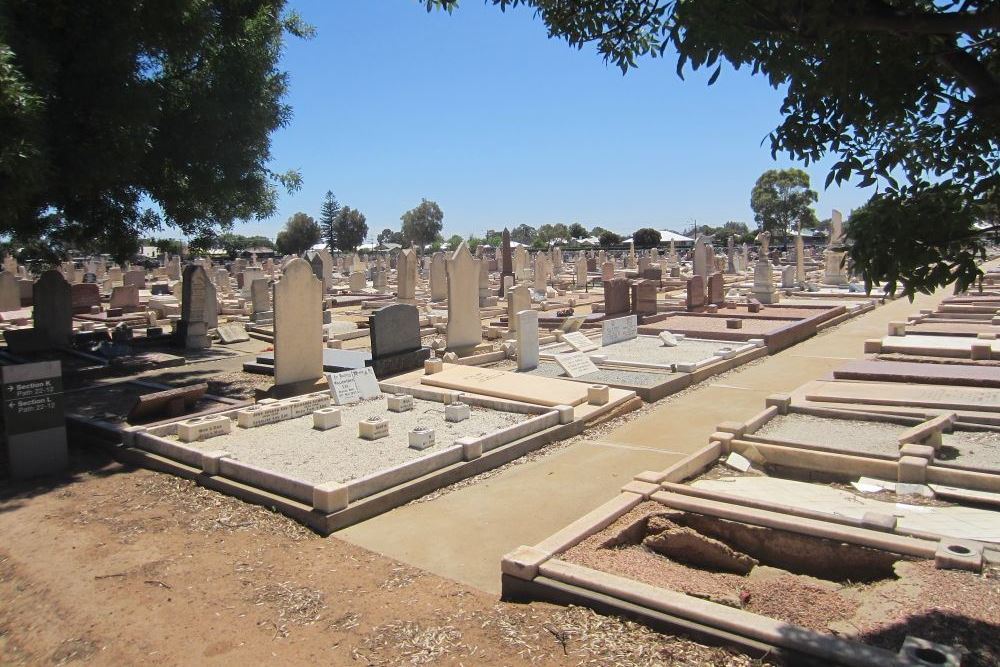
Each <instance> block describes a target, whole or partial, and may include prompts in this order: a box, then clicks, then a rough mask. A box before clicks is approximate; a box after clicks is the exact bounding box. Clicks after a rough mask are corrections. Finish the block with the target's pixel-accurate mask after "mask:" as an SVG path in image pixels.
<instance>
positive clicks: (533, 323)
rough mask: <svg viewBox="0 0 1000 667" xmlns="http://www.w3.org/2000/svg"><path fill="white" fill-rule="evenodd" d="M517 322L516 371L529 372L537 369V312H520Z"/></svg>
mask: <svg viewBox="0 0 1000 667" xmlns="http://www.w3.org/2000/svg"><path fill="white" fill-rule="evenodd" d="M514 317H515V318H516V320H517V370H519V371H530V370H532V369H534V368H537V367H538V311H535V310H522V311H520V312H518V313H517V314H515V316H514Z"/></svg>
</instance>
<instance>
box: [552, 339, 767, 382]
mask: <svg viewBox="0 0 1000 667" xmlns="http://www.w3.org/2000/svg"><path fill="white" fill-rule="evenodd" d="M587 342H589V343H590V345H588V344H587ZM761 348H763V341H754V342H747V343H734V342H728V341H718V340H700V339H696V338H688V337H686V336H684V335H683V334H680V335H676V336H672V337H671V340H670V343H666V342H665V341H664V340H663V338H661V337H660V336H636V337H634V338H630V339H628V340H622V341H616V342H613V343H608V344H607V345H603V344H602V341H601V340H600V339H591V338H588V337H587V336H584V335H583V334H578V337H577V336H572V337H570V336H567V335H564V337H563V342H560V343H554V344H550V345H543V346H542V347H541V348H540V349H539V357H540V358H541V359H547V360H554V359H556V357H557V356H558V355H560V354H565V353H568V352H583V353H584V354H586V355H588V356H590V357H591V359H593V360H594V361H595V362H596V363H599V364H601V365H602V366H603V365H615V366H623V367H630V368H639V369H642V368H645V369H651V370H661V371H673V372H678V373H692V372H694V371H697V370H701V369H703V368H705V367H707V366H709V365H711V364H716V363H719V362H721V361H724V360H731V359H735V358H737V357H740V362H741V363H745V362H746V361H749V360H751V359H754V358H756V357H757V356H761V354H763V353H764V352H763V351H762V350H761ZM758 350H760V352H758ZM734 365H737V364H734Z"/></svg>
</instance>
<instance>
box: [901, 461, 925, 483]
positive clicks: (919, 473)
mask: <svg viewBox="0 0 1000 667" xmlns="http://www.w3.org/2000/svg"><path fill="white" fill-rule="evenodd" d="M896 475H897V477H896V481H898V482H902V483H904V484H923V483H924V482H926V481H927V459H924V458H920V457H918V456H903V457H901V458H900V459H899V465H898V470H897V473H896Z"/></svg>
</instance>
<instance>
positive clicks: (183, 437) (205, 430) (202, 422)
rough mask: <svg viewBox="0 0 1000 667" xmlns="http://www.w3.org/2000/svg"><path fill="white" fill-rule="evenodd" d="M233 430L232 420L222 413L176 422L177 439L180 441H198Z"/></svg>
mask: <svg viewBox="0 0 1000 667" xmlns="http://www.w3.org/2000/svg"><path fill="white" fill-rule="evenodd" d="M232 430H233V422H232V421H231V420H230V419H229V417H225V416H222V415H218V416H208V417H195V418H194V419H188V420H187V421H182V422H180V423H178V424H177V439H178V440H180V441H181V442H198V441H199V440H206V439H208V438H214V437H215V436H217V435H225V434H227V433H229V432H231V431H232Z"/></svg>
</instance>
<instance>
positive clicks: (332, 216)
mask: <svg viewBox="0 0 1000 667" xmlns="http://www.w3.org/2000/svg"><path fill="white" fill-rule="evenodd" d="M339 214H340V202H339V201H337V198H336V197H335V196H333V192H331V191H330V190H327V191H326V194H325V195H323V203H322V204H320V207H319V226H320V230H321V231H322V233H323V240H324V241H326V247H327V248H329V249H330V250H336V249H337V224H336V221H337V216H338V215H339Z"/></svg>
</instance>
